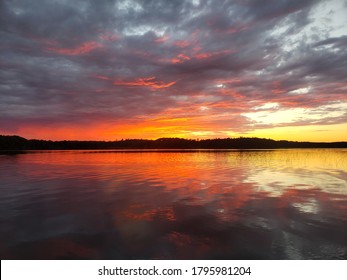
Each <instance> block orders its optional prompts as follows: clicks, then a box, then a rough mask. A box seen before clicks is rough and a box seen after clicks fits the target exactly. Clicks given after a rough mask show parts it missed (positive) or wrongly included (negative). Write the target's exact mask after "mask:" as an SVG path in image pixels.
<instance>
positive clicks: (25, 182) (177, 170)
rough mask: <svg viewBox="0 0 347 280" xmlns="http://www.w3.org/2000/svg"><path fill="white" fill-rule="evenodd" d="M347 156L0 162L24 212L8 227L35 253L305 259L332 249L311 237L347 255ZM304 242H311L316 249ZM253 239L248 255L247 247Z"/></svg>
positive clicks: (147, 154) (223, 154)
mask: <svg viewBox="0 0 347 280" xmlns="http://www.w3.org/2000/svg"><path fill="white" fill-rule="evenodd" d="M346 152H347V151H346V150H276V151H260V150H259V151H235V150H234V151H212V150H211V151H166V152H163V151H54V152H38V153H27V154H22V155H17V156H14V157H12V158H11V160H10V158H1V161H0V163H3V162H5V163H6V164H5V165H3V166H4V167H6V168H8V170H7V171H6V172H4V174H6V176H3V179H2V181H3V182H2V183H3V186H5V187H4V188H3V189H4V190H6V191H7V192H8V193H9V194H10V195H8V194H7V193H5V195H3V196H2V197H3V199H5V198H6V197H9V200H8V202H6V200H4V201H5V202H3V203H5V207H4V209H7V208H8V209H10V208H11V207H14V206H13V205H15V207H17V210H18V211H17V212H16V213H18V214H17V215H19V216H18V217H16V219H15V222H13V224H9V225H7V226H6V227H4V228H6V229H13V230H14V231H15V232H20V233H21V234H25V236H29V237H26V238H27V239H29V241H26V244H27V243H28V242H29V243H30V244H31V245H30V246H29V245H26V246H29V247H30V248H32V249H30V250H33V251H32V252H34V251H35V250H34V248H36V247H40V248H41V249H40V250H41V251H40V252H41V253H40V255H39V256H40V257H42V256H44V255H45V253H44V252H45V250H44V249H42V248H43V246H46V245H47V244H48V245H47V246H48V247H50V248H51V249H53V250H55V253H56V254H57V255H56V256H58V255H59V256H61V255H64V254H70V253H71V252H75V256H78V257H81V255H83V256H84V257H85V258H99V257H100V258H118V257H119V258H212V257H213V258H238V257H240V256H241V257H242V256H252V257H256V256H258V257H259V258H271V257H274V256H277V257H278V258H301V257H302V258H304V257H305V256H307V254H318V255H319V254H320V252H321V251H322V250H321V249H319V247H317V244H316V243H314V242H315V240H314V239H312V238H311V239H309V238H308V236H312V235H313V236H319V238H320V239H319V242H321V241H322V240H323V241H324V242H327V244H330V243H329V242H330V241H329V238H334V240H332V241H331V242H332V244H340V245H339V246H340V247H341V246H342V248H343V249H341V250H342V251H341V250H340V249H339V250H340V251H341V252H344V251H343V250H345V249H346V252H347V244H346V243H347V242H345V241H344V240H345V239H344V236H346V235H345V234H346V233H347V232H346V228H345V226H344V225H345V222H346V221H347V212H346V209H347V191H346V190H347V158H346ZM6 186H8V187H6ZM14 186H15V187H14ZM6 203H8V206H6V205H7V204H6ZM8 216H9V217H11V215H8ZM7 221H8V223H10V222H11V219H8V220H7ZM22 221H23V222H22ZM27 221H31V222H30V223H27ZM31 224H33V225H35V226H31ZM59 232H61V234H62V235H63V236H65V237H64V238H65V239H64V238H63V237H61V236H59ZM296 236H299V237H300V239H297V237H296ZM329 236H333V237H329ZM15 237H16V234H13V232H12V233H10V232H9V233H8V234H7V235H6V238H7V239H8V240H7V242H8V243H9V244H10V243H11V244H18V245H16V246H19V247H18V248H19V249H18V250H19V251H16V252H17V253H16V254H17V255H18V256H19V255H20V254H21V253H20V252H23V251H22V250H24V249H22V248H24V247H22V246H24V245H21V244H22V243H21V242H22V241H20V240H22V239H21V238H18V240H17V239H16V238H15ZM6 238H5V237H3V240H5V239H6ZM31 238H32V240H31ZM44 238H48V240H51V241H49V242H48V241H42V242H41V241H40V240H41V239H42V240H43V239H44ZM61 238H62V239H61ZM100 238H101V239H100ZM27 239H26V240H27ZM30 240H31V241H30ZM37 240H39V241H37ZM78 240H79V241H78ZM100 240H103V241H102V242H101V241H100ZM300 240H304V241H305V242H306V243H308V244H311V243H312V244H311V245H312V246H311V245H310V246H311V247H310V249H309V250H311V251H309V252H308V251H307V250H308V249H307V248H306V247H304V246H303V245H302V244H301V243H300V242H301V241H300ZM47 242H48V243H47ZM75 242H76V244H75ZM100 242H101V243H100ZM245 242H246V243H247V244H249V249H247V250H249V251H247V250H246V249H245V248H243V247H242V248H241V247H240V244H245ZM310 242H311V243H310ZM324 242H323V243H324ZM334 242H335V243H334ZM344 242H345V243H344ZM5 244H6V243H5ZM44 244H46V245H44ZM56 244H61V247H60V249H59V250H56V249H54V248H56ZM64 244H65V245H64ZM81 244H83V245H81ZM293 244H294V245H293ZM343 244H345V245H346V246H345V247H344V246H343ZM79 246H80V247H79ZM290 246H294V248H292V247H290ZM305 246H306V245H305ZM326 246H327V248H334V246H335V245H334V246H333V245H331V246H332V247H329V246H330V245H329V246H328V245H326ZM25 248H27V247H25ZM274 248H275V249H276V250H275V249H274ZM288 248H289V249H290V250H289V249H288ZM303 248H304V249H303ZM305 248H306V249H305ZM344 248H345V249H344ZM42 250H43V251H42ZM47 250H48V248H47ZM110 250H111V251H110ZM245 250H246V251H245ZM324 250H327V251H326V253H324V254H326V255H324V256H331V255H329V254H334V253H333V251H329V250H330V249H329V250H328V249H324ZM36 251H37V250H36ZM337 251H338V250H337ZM340 251H339V252H340ZM18 252H19V253H18ZM245 252H246V253H245ZM259 252H262V253H259ZM265 252H268V254H269V255H266V253H265ZM288 252H289V253H288ZM290 252H291V253H290ZM293 252H294V253H295V254H294V253H293ZM324 252H325V251H324ZM32 254H34V253H32ZM243 254H245V255H243ZM276 254H279V255H276ZM291 254H292V255H291ZM342 254H343V253H342ZM53 255H54V254H53ZM37 256H38V255H37ZM50 256H52V255H50ZM96 256H97V257H96Z"/></svg>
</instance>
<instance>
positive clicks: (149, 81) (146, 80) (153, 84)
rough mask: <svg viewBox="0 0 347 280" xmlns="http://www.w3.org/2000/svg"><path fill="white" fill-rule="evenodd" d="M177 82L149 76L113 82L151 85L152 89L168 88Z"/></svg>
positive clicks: (121, 84) (143, 85)
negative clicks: (157, 79) (166, 81)
mask: <svg viewBox="0 0 347 280" xmlns="http://www.w3.org/2000/svg"><path fill="white" fill-rule="evenodd" d="M175 83H176V82H175V81H174V82H169V83H165V82H162V81H156V77H149V78H139V79H137V80H134V81H114V82H113V84H114V85H117V86H135V87H138V86H141V87H150V88H152V89H161V88H168V87H171V86H172V85H174V84H175Z"/></svg>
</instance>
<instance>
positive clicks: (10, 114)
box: [0, 0, 347, 142]
mask: <svg viewBox="0 0 347 280" xmlns="http://www.w3.org/2000/svg"><path fill="white" fill-rule="evenodd" d="M216 2H218V4H217V5H216ZM346 14H347V4H346V2H345V1H342V0H328V1H299V0H295V1H293V0H290V1H289V0H288V1H287V0H286V1H280V2H277V1H255V0H252V1H227V2H225V3H224V2H223V3H219V1H215V2H213V1H212V2H208V1H134V0H122V1H105V2H104V1H102V2H100V3H99V2H93V1H91V2H85V1H72V2H71V1H65V0H63V1H58V2H57V3H53V2H52V1H24V0H20V1H4V2H3V4H1V9H0V18H1V24H0V40H1V47H0V134H6V135H12V134H16V135H20V136H23V137H26V138H28V139H30V138H37V139H51V140H62V139H66V140H71V139H77V140H116V139H126V138H143V139H144V138H146V139H156V138H160V137H182V138H192V139H198V138H199V139H204V138H217V137H218V138H225V137H240V136H244V137H264V138H272V139H275V140H280V139H286V140H296V141H322V142H332V141H347V75H346V73H347V65H346V61H347V48H346V46H347V18H346V17H345V15H346Z"/></svg>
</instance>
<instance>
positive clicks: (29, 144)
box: [0, 135, 347, 151]
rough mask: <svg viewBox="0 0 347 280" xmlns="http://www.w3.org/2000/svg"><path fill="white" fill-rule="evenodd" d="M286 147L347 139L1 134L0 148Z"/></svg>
mask: <svg viewBox="0 0 347 280" xmlns="http://www.w3.org/2000/svg"><path fill="white" fill-rule="evenodd" d="M287 148H347V142H332V143H325V142H295V141H286V140H281V141H275V140H271V139H264V138H247V137H240V138H224V139H220V138H217V139H203V140H193V139H182V138H160V139H157V140H143V139H126V140H118V141H67V140H64V141H51V140H36V139H32V140H28V139H25V138H23V137H20V136H5V135H0V150H3V151H4V150H7V151H10V150H17V151H18V150H87V149H287Z"/></svg>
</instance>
